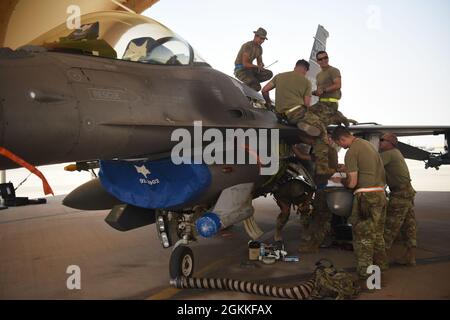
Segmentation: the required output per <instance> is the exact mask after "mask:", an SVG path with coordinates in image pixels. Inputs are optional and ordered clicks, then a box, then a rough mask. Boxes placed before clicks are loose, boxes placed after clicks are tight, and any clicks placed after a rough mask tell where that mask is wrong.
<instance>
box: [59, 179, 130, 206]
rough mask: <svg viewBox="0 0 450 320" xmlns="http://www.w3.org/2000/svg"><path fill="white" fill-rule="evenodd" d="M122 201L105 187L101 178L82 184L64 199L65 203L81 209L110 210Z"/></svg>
mask: <svg viewBox="0 0 450 320" xmlns="http://www.w3.org/2000/svg"><path fill="white" fill-rule="evenodd" d="M121 203H122V202H121V201H120V200H118V199H117V198H115V197H113V196H112V195H110V194H109V193H108V192H107V191H106V190H105V189H104V188H103V186H102V185H101V183H100V179H93V180H91V181H89V182H86V183H85V184H82V185H81V186H79V187H78V188H76V189H75V190H73V191H72V192H70V193H69V194H68V195H67V196H66V197H65V198H64V200H63V205H65V206H67V207H70V208H74V209H79V210H109V209H111V208H112V207H114V206H115V205H118V204H121Z"/></svg>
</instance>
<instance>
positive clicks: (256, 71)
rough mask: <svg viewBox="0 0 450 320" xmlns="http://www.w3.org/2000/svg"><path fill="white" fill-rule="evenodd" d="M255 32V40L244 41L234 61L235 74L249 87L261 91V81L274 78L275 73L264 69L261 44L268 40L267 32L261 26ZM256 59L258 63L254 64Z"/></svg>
mask: <svg viewBox="0 0 450 320" xmlns="http://www.w3.org/2000/svg"><path fill="white" fill-rule="evenodd" d="M253 33H254V34H255V36H254V38H253V40H252V41H249V42H246V43H244V44H243V45H242V47H241V49H240V50H239V52H238V55H237V57H236V61H235V62H234V64H235V68H234V75H235V76H236V78H238V79H239V80H241V81H242V82H244V83H245V84H246V85H248V86H249V87H251V88H253V89H255V90H256V91H259V90H261V84H260V83H261V82H264V81H267V80H269V79H270V78H272V76H273V73H272V71H270V70H267V69H264V63H263V61H262V54H263V49H262V47H261V45H262V43H263V42H264V41H265V40H267V32H266V30H264V29H263V28H259V29H258V30H257V31H254V32H253ZM255 59H256V61H257V65H254V64H252V63H253V61H254V60H255Z"/></svg>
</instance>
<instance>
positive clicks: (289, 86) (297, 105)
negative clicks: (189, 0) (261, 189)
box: [262, 60, 311, 241]
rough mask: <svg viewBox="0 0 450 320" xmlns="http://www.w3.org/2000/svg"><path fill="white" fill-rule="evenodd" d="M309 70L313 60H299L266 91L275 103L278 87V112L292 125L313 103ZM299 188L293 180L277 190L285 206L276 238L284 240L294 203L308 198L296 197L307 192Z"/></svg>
mask: <svg viewBox="0 0 450 320" xmlns="http://www.w3.org/2000/svg"><path fill="white" fill-rule="evenodd" d="M308 70H309V63H308V62H307V61H305V60H298V61H297V63H296V65H295V68H294V70H293V71H289V72H283V73H280V74H277V75H276V76H275V77H274V78H273V79H272V80H271V81H270V82H269V83H267V84H266V85H265V86H264V88H263V90H262V94H263V96H264V98H265V100H266V103H267V104H268V105H271V100H270V97H269V91H271V90H272V89H276V93H275V111H276V112H277V113H278V114H280V115H283V116H284V117H285V118H286V119H287V120H288V121H289V123H290V124H292V125H297V123H298V122H299V121H300V119H302V117H303V115H304V114H305V112H306V109H307V108H308V107H309V106H310V103H311V82H310V81H309V80H308V79H307V78H306V72H307V71H308ZM280 158H281V155H280ZM282 174H283V173H282ZM282 174H281V176H282ZM281 176H280V178H281ZM277 179H278V178H277ZM299 188H301V184H297V183H295V182H289V183H287V184H285V185H282V186H280V190H278V191H277V192H275V193H274V196H275V199H276V201H277V204H278V206H279V207H280V209H281V213H280V214H279V216H278V218H277V228H276V231H275V240H276V241H278V240H281V229H282V228H283V227H284V225H285V224H286V223H287V221H288V219H289V215H290V208H291V206H292V205H298V204H300V203H302V202H303V201H304V200H301V199H297V197H296V195H298V194H302V193H303V192H304V190H303V192H301V191H302V190H300V189H299Z"/></svg>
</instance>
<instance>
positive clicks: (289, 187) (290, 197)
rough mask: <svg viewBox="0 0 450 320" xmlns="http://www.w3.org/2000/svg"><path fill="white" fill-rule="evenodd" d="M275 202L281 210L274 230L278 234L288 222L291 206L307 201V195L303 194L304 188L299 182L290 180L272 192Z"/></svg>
mask: <svg viewBox="0 0 450 320" xmlns="http://www.w3.org/2000/svg"><path fill="white" fill-rule="evenodd" d="M274 197H275V200H276V201H277V204H278V206H279V207H280V209H281V212H280V214H279V215H278V217H277V224H276V228H277V230H278V231H279V232H280V231H281V230H282V229H283V228H284V226H285V225H286V223H287V222H288V221H289V216H290V214H291V210H290V208H291V206H292V205H300V204H302V203H303V202H305V201H308V197H309V196H308V195H306V194H305V188H304V186H303V185H302V183H301V182H299V181H295V180H291V181H288V182H286V183H284V184H283V185H282V186H280V187H279V189H278V190H277V191H275V192H274Z"/></svg>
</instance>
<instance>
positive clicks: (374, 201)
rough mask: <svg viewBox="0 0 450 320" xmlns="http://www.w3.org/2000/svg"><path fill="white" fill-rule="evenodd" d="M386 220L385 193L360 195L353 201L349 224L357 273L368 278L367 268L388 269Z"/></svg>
mask: <svg viewBox="0 0 450 320" xmlns="http://www.w3.org/2000/svg"><path fill="white" fill-rule="evenodd" d="M385 219H386V196H385V194H384V192H367V193H358V194H356V195H355V197H354V199H353V209H352V214H351V216H350V218H349V220H348V222H349V223H350V224H351V225H352V230H353V250H354V252H355V255H356V259H357V268H356V269H357V272H358V275H359V276H360V277H362V278H367V276H368V274H367V267H369V266H370V265H377V266H379V267H380V268H381V270H386V269H387V268H388V262H387V261H388V260H387V256H386V249H385V244H384V238H383V231H384V223H385Z"/></svg>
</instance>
